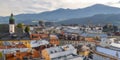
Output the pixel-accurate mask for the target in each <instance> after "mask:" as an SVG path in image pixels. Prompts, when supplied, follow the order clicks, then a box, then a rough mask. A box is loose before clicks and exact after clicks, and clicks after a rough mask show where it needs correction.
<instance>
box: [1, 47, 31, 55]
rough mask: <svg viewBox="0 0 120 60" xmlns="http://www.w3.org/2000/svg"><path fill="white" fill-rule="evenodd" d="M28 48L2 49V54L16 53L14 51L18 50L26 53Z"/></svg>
mask: <svg viewBox="0 0 120 60" xmlns="http://www.w3.org/2000/svg"><path fill="white" fill-rule="evenodd" d="M28 49H29V48H10V49H2V50H1V51H3V53H4V54H8V53H16V50H20V52H26V51H27V50H28Z"/></svg>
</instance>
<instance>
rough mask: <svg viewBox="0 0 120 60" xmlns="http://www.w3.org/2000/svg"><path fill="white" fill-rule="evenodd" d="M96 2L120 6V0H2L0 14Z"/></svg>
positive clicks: (34, 11)
mask: <svg viewBox="0 0 120 60" xmlns="http://www.w3.org/2000/svg"><path fill="white" fill-rule="evenodd" d="M94 4H104V5H109V6H113V7H119V8H120V0H0V16H9V15H10V14H11V13H13V14H15V15H17V14H27V13H29V14H31V13H40V12H44V11H52V10H55V9H58V8H64V9H67V8H69V9H77V8H85V7H88V6H91V5H94Z"/></svg>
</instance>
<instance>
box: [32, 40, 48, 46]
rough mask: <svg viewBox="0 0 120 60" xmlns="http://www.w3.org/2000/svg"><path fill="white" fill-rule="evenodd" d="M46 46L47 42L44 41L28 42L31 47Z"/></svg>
mask: <svg viewBox="0 0 120 60" xmlns="http://www.w3.org/2000/svg"><path fill="white" fill-rule="evenodd" d="M47 44H49V42H48V41H46V40H32V41H31V42H30V45H31V47H39V46H41V45H47Z"/></svg>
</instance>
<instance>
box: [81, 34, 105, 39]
mask: <svg viewBox="0 0 120 60" xmlns="http://www.w3.org/2000/svg"><path fill="white" fill-rule="evenodd" d="M81 36H85V37H95V36H100V37H101V38H104V37H107V34H96V33H83V34H81Z"/></svg>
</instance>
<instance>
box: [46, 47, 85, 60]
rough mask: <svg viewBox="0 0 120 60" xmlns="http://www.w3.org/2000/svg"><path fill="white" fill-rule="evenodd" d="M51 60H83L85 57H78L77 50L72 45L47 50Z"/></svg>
mask: <svg viewBox="0 0 120 60" xmlns="http://www.w3.org/2000/svg"><path fill="white" fill-rule="evenodd" d="M44 51H47V53H48V55H49V56H50V59H51V60H83V57H81V56H78V55H77V50H76V49H75V48H74V47H73V46H72V45H64V46H58V47H51V48H47V49H45V50H44Z"/></svg>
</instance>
